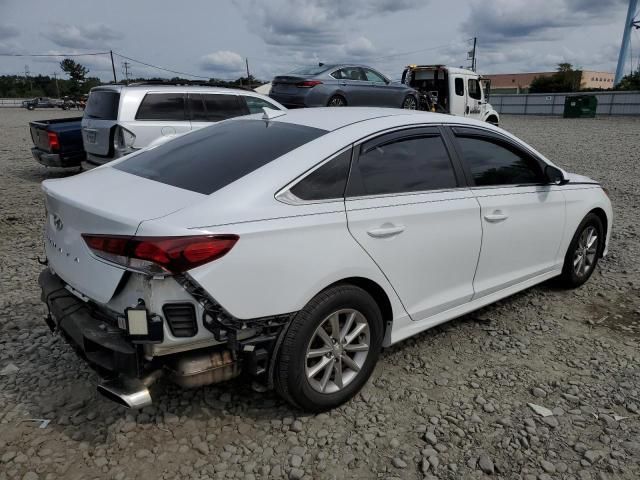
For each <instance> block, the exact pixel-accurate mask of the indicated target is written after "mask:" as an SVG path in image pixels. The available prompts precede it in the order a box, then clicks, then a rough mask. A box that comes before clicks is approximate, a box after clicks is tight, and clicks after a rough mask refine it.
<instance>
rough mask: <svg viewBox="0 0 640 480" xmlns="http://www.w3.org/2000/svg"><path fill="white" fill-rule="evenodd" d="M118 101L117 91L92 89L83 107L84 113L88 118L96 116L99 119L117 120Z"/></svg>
mask: <svg viewBox="0 0 640 480" xmlns="http://www.w3.org/2000/svg"><path fill="white" fill-rule="evenodd" d="M119 103H120V94H119V93H118V92H107V91H104V90H94V91H93V92H91V93H90V94H89V99H88V100H87V106H86V107H85V109H84V114H85V115H86V116H87V117H88V118H97V119H100V120H117V119H118V104H119Z"/></svg>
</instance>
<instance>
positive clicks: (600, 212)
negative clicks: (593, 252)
mask: <svg viewBox="0 0 640 480" xmlns="http://www.w3.org/2000/svg"><path fill="white" fill-rule="evenodd" d="M590 213H593V214H594V215H596V216H597V217H598V218H599V219H600V221H601V222H602V227H603V228H604V232H603V234H604V235H603V236H604V238H605V241H604V242H602V243H601V244H600V252H599V256H600V257H602V255H603V253H604V249H605V244H606V238H607V235H608V233H609V219H608V217H607V214H606V212H605V211H604V210H603V209H602V208H600V207H596V208H593V209H591V210H590V211H589V213H587V215H589V214H590ZM585 216H586V215H585Z"/></svg>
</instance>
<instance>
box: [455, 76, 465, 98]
mask: <svg viewBox="0 0 640 480" xmlns="http://www.w3.org/2000/svg"><path fill="white" fill-rule="evenodd" d="M454 87H455V90H456V95H458V96H460V97H462V96H464V80H463V79H462V78H460V77H456V79H455V82H454Z"/></svg>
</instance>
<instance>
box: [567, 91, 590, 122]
mask: <svg viewBox="0 0 640 480" xmlns="http://www.w3.org/2000/svg"><path fill="white" fill-rule="evenodd" d="M596 108H598V99H597V98H596V96H595V95H572V96H566V97H565V98H564V115H563V117H564V118H594V117H595V116H596Z"/></svg>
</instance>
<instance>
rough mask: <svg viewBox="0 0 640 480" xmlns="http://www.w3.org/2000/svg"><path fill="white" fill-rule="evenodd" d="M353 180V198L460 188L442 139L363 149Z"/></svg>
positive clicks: (416, 138)
mask: <svg viewBox="0 0 640 480" xmlns="http://www.w3.org/2000/svg"><path fill="white" fill-rule="evenodd" d="M354 167H355V168H357V173H356V174H354V175H352V178H353V182H352V181H351V178H350V180H349V187H348V190H349V195H350V196H363V195H376V194H388V193H404V192H417V191H423V190H436V189H445V188H455V187H457V181H456V176H455V173H454V171H453V166H452V164H451V161H450V159H449V154H448V152H447V150H446V148H445V146H444V142H443V141H442V138H441V137H440V136H439V135H425V136H412V137H404V138H399V139H397V140H391V141H390V142H389V143H382V144H373V145H372V146H370V147H367V144H365V145H363V147H362V150H361V152H360V155H359V157H358V159H357V162H356V164H355V166H354Z"/></svg>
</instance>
